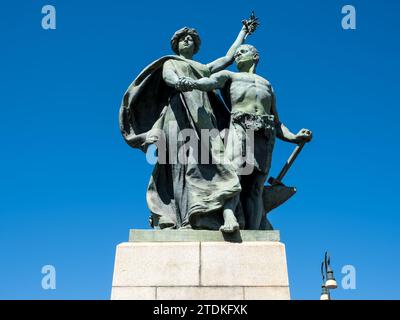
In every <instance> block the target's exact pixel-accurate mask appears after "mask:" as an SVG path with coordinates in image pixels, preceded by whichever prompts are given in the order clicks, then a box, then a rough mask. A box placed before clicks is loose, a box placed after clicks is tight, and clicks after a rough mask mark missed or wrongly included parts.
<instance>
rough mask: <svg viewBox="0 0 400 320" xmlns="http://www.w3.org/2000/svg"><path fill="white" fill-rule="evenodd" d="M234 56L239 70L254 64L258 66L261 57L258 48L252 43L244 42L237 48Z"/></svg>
mask: <svg viewBox="0 0 400 320" xmlns="http://www.w3.org/2000/svg"><path fill="white" fill-rule="evenodd" d="M234 58H235V62H236V65H237V67H238V69H239V70H240V69H242V68H244V67H247V68H250V67H251V66H253V65H254V67H255V66H257V63H258V61H259V59H260V57H259V55H258V50H257V49H256V47H254V46H252V45H250V44H242V45H241V46H239V48H237V49H236V52H235V55H234Z"/></svg>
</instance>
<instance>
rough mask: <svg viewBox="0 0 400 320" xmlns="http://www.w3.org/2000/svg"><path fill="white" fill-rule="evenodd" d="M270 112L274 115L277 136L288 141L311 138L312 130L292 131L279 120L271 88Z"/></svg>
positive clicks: (294, 141) (304, 140) (305, 140)
mask: <svg viewBox="0 0 400 320" xmlns="http://www.w3.org/2000/svg"><path fill="white" fill-rule="evenodd" d="M271 91H272V105H271V113H272V114H273V115H274V117H275V128H276V136H277V138H279V139H281V140H283V141H287V142H290V143H301V142H309V141H311V139H312V132H311V131H310V130H308V129H301V130H300V131H299V132H298V133H297V134H294V133H292V132H291V131H290V130H289V129H288V128H287V127H286V126H285V125H284V124H283V123H282V122H281V121H280V120H279V115H278V111H277V109H276V97H275V93H274V91H273V89H271Z"/></svg>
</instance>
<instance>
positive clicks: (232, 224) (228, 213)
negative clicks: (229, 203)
mask: <svg viewBox="0 0 400 320" xmlns="http://www.w3.org/2000/svg"><path fill="white" fill-rule="evenodd" d="M219 230H220V231H221V232H224V233H233V232H235V231H237V230H239V223H238V222H237V220H236V217H235V215H234V214H233V211H232V210H230V209H227V210H224V224H223V225H222V226H221V228H219Z"/></svg>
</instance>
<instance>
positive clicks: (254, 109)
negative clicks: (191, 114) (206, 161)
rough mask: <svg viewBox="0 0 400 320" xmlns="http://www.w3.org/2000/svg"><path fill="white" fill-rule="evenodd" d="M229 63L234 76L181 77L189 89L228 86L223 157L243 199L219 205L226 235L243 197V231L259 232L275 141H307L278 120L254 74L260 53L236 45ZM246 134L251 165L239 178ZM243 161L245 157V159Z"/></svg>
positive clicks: (269, 92)
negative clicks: (233, 171) (251, 144)
mask: <svg viewBox="0 0 400 320" xmlns="http://www.w3.org/2000/svg"><path fill="white" fill-rule="evenodd" d="M234 59H235V62H236V65H237V68H238V70H239V72H231V71H228V70H223V71H220V72H217V73H214V74H213V75H211V76H210V77H209V78H201V79H198V80H193V79H190V78H182V79H181V81H182V82H184V83H185V84H186V85H187V86H188V90H192V89H197V90H202V91H211V90H214V89H221V88H223V87H224V86H225V85H226V84H227V83H228V81H229V82H230V92H229V94H230V100H231V104H232V109H231V122H230V128H229V134H228V142H227V146H226V157H227V158H228V159H229V160H230V161H231V162H232V163H233V164H234V166H235V169H236V171H237V173H238V175H239V177H240V178H241V184H242V196H240V195H238V196H235V197H233V198H231V199H229V200H228V201H227V202H226V203H225V206H224V211H223V217H224V224H223V225H222V226H221V228H220V230H221V231H222V232H226V233H231V232H234V231H236V230H238V229H239V223H238V221H237V219H236V217H235V213H234V212H235V209H236V206H237V205H238V203H239V200H240V199H242V203H241V204H242V208H243V212H244V218H245V229H251V230H258V229H259V228H260V223H261V219H262V217H263V215H264V214H265V212H264V205H263V200H262V193H263V190H264V183H265V180H266V178H267V176H268V172H269V168H270V165H271V156H272V150H273V146H274V142H275V137H277V138H279V139H281V140H284V141H287V142H291V143H296V144H297V143H300V142H303V141H304V142H309V141H311V139H312V133H311V131H310V130H307V129H301V130H300V131H299V132H298V133H297V134H293V133H292V132H291V131H290V130H289V129H288V128H287V127H286V126H285V125H284V124H283V123H282V122H280V121H279V117H278V113H277V110H276V102H275V94H274V91H273V89H272V87H271V84H270V83H269V81H268V80H266V79H264V78H262V77H260V76H259V75H257V74H256V67H257V63H258V61H259V54H258V51H257V49H256V48H255V47H253V46H251V45H241V46H240V47H239V48H238V49H237V50H236V52H235V55H234ZM249 130H252V132H253V133H254V147H253V151H252V153H253V154H252V157H251V158H252V159H253V160H251V162H252V165H253V166H254V170H252V171H253V172H252V173H251V174H250V175H240V170H241V168H242V167H243V154H244V150H243V145H244V144H243V143H237V142H238V141H239V142H247V141H248V140H246V137H247V135H248V132H249ZM247 159H248V158H247Z"/></svg>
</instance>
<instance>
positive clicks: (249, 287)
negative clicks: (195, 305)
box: [111, 230, 290, 300]
mask: <svg viewBox="0 0 400 320" xmlns="http://www.w3.org/2000/svg"><path fill="white" fill-rule="evenodd" d="M111 299H115V300H118V299H132V300H145V299H154V300H189V299H197V300H246V299H248V300H254V299H263V300H264V299H265V300H267V299H276V300H281V299H290V293H289V282H288V272H287V265H286V254H285V246H284V244H282V243H280V242H279V232H278V231H240V233H236V234H234V235H230V236H225V238H224V236H223V234H222V233H221V232H219V231H204V230H202V231H195V230H131V232H130V238H129V242H125V243H121V244H119V245H118V246H117V251H116V257H115V268H114V277H113V287H112V292H111Z"/></svg>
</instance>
